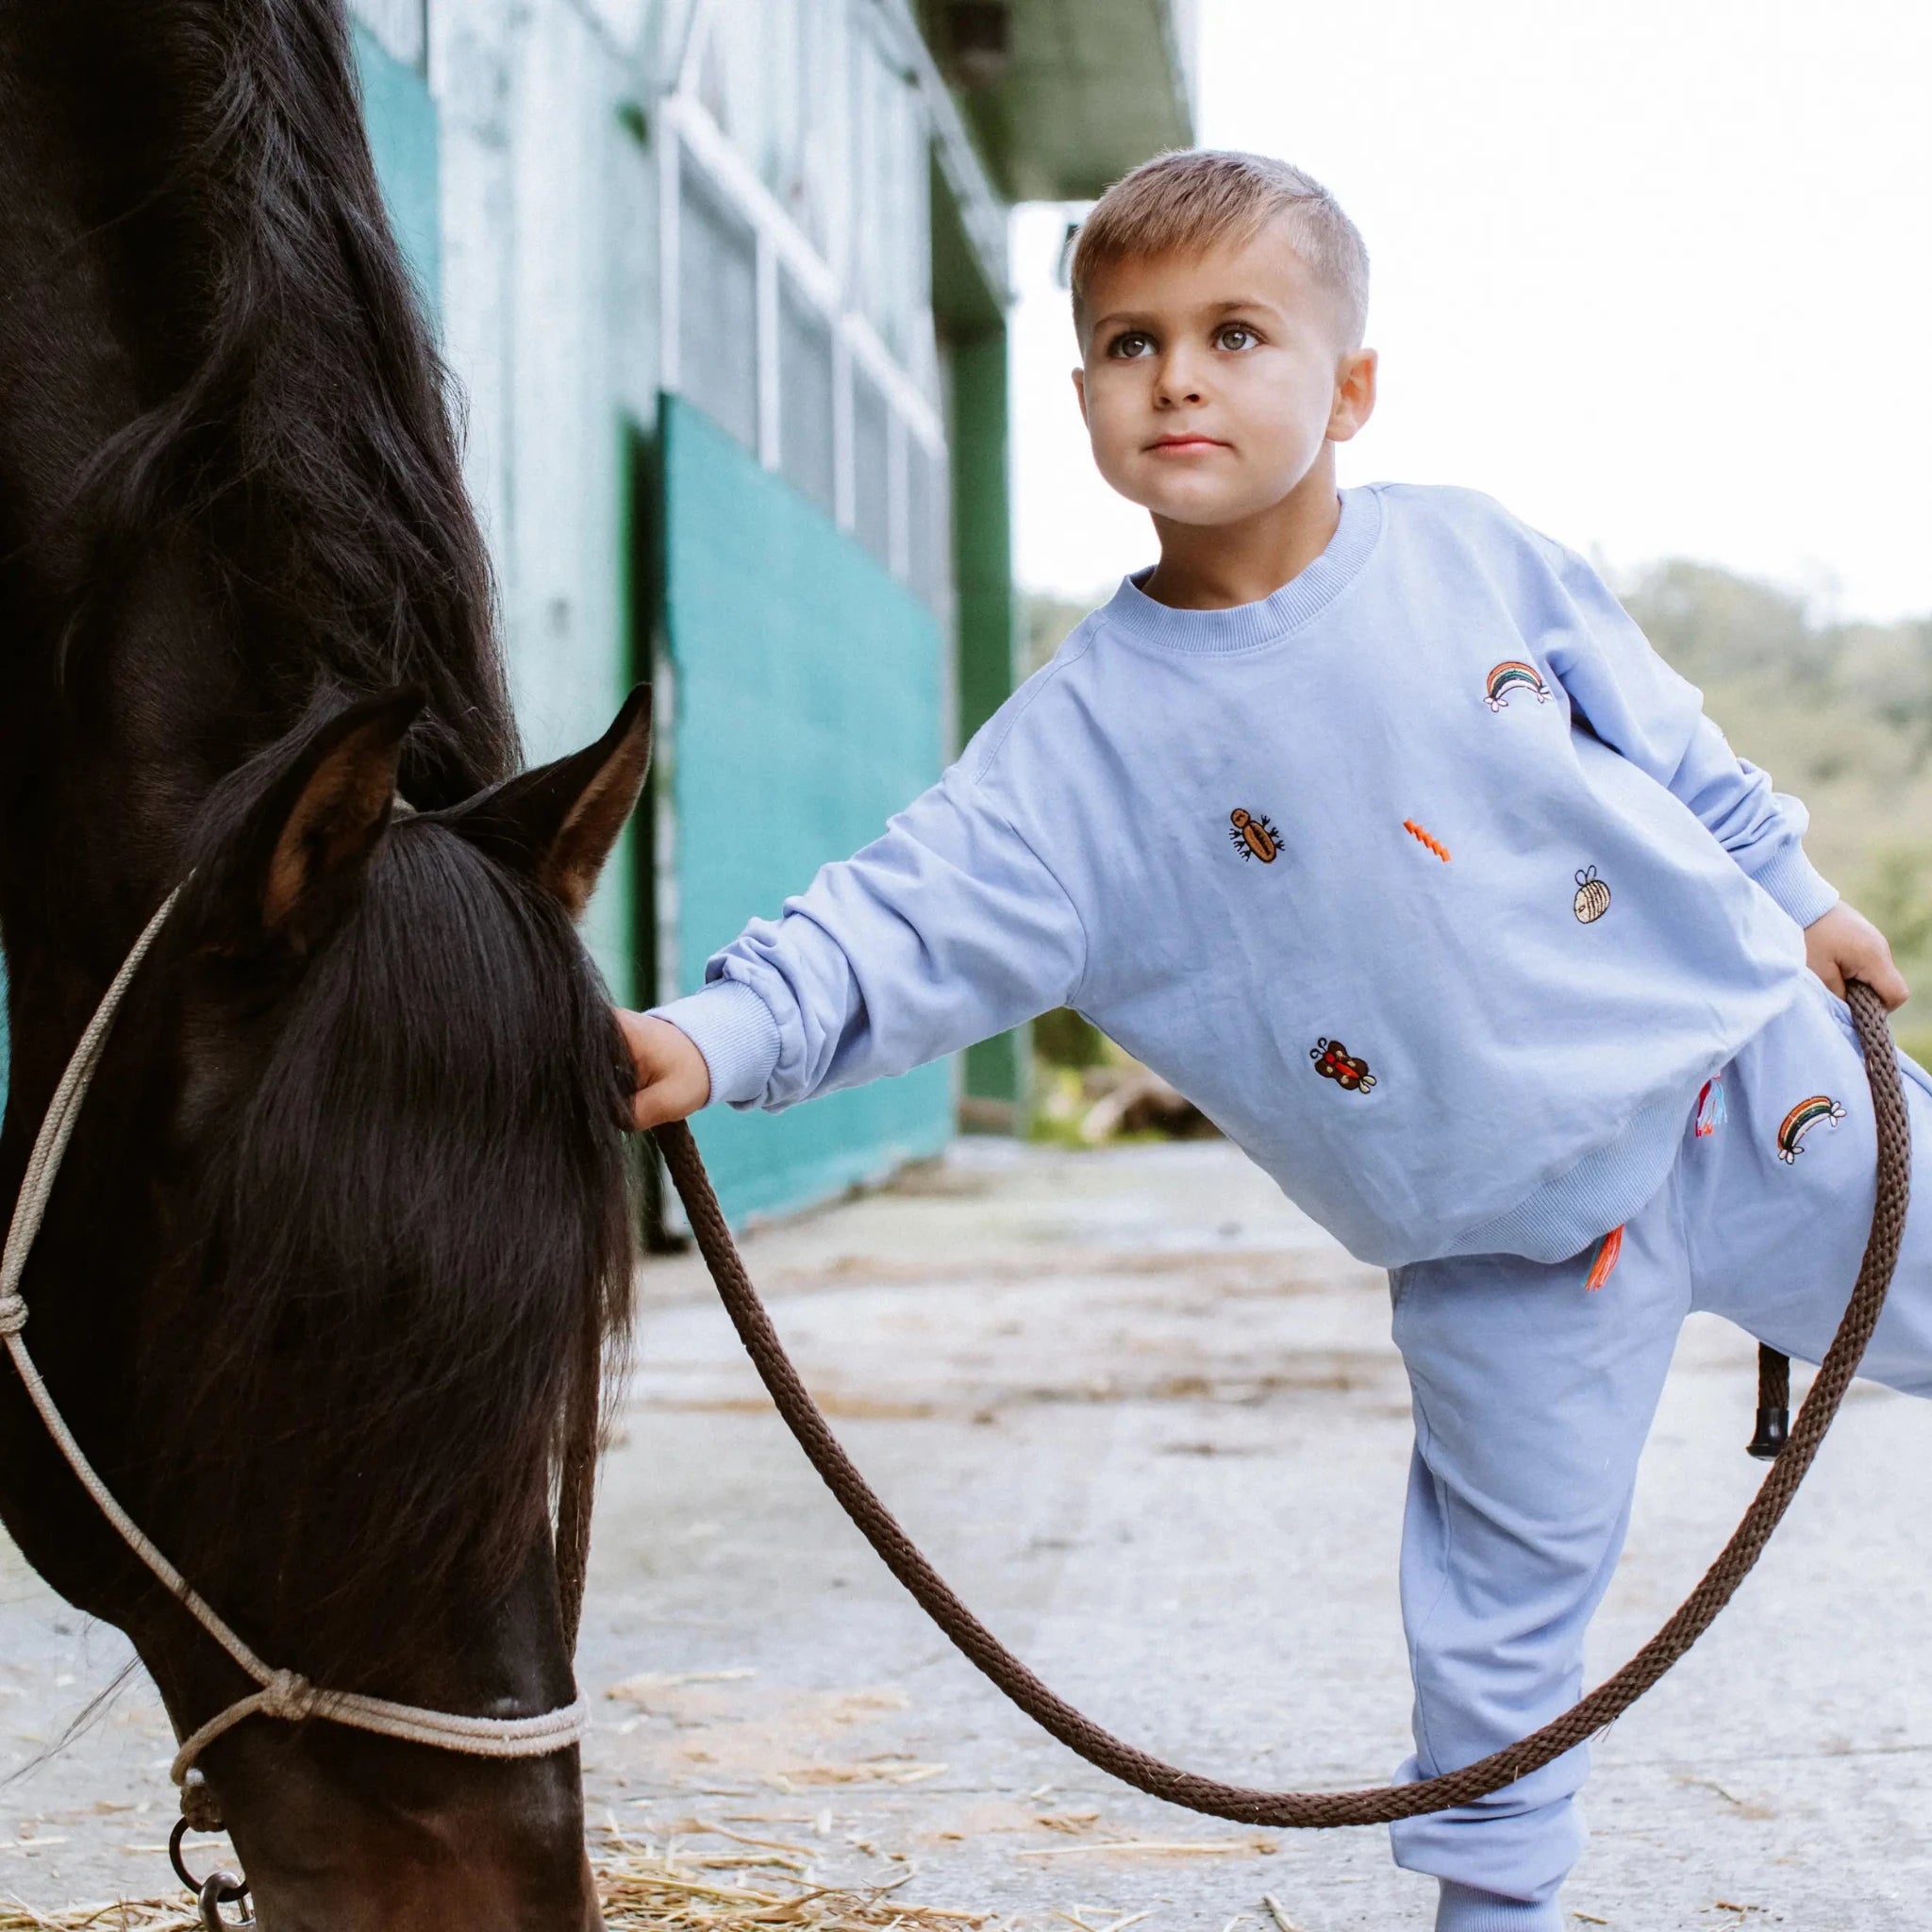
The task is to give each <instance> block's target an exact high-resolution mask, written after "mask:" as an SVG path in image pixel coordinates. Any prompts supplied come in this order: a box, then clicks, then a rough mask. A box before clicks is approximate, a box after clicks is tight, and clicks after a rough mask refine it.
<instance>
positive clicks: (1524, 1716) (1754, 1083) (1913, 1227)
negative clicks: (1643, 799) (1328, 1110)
mask: <svg viewBox="0 0 1932 1932" xmlns="http://www.w3.org/2000/svg"><path fill="white" fill-rule="evenodd" d="M1900 1068H1901V1071H1902V1072H1903V1074H1904V1076H1905V1088H1906V1094H1907V1102H1908V1105H1909V1108H1910V1111H1911V1120H1912V1141H1913V1149H1914V1158H1913V1174H1914V1195H1915V1206H1914V1207H1913V1208H1912V1211H1911V1213H1910V1215H1909V1217H1908V1220H1907V1227H1906V1233H1905V1244H1904V1248H1903V1251H1902V1253H1901V1255H1900V1257H1899V1263H1898V1271H1897V1274H1896V1275H1895V1276H1894V1278H1893V1282H1892V1287H1891V1292H1890V1297H1889V1299H1888V1301H1887V1303H1886V1307H1885V1312H1884V1314H1883V1315H1882V1316H1881V1317H1880V1319H1879V1323H1878V1327H1877V1330H1876V1332H1875V1333H1874V1336H1873V1339H1872V1344H1871V1347H1870V1349H1869V1350H1868V1351H1867V1353H1866V1356H1865V1359H1864V1364H1863V1369H1862V1373H1863V1374H1865V1375H1867V1376H1870V1377H1872V1378H1873V1379H1874V1380H1877V1381H1880V1382H1885V1383H1888V1384H1890V1386H1891V1387H1892V1388H1894V1389H1903V1390H1906V1391H1909V1392H1911V1393H1913V1394H1922V1395H1923V1394H1932V1076H1928V1075H1927V1074H1925V1072H1924V1069H1923V1068H1921V1067H1919V1066H1918V1065H1917V1064H1916V1063H1915V1062H1914V1061H1912V1060H1911V1059H1909V1058H1907V1057H1906V1056H1904V1055H1901V1056H1900ZM1720 1112H1721V1113H1722V1116H1723V1118H1722V1119H1721V1120H1720V1119H1718V1118H1717V1116H1718V1114H1719V1113H1720ZM1875 1145H1876V1141H1875V1130H1874V1124H1873V1120H1872V1101H1871V1092H1870V1089H1869V1088H1868V1086H1867V1084H1866V1080H1865V1070H1864V1060H1863V1058H1862V1057H1861V1056H1860V1054H1859V1051H1858V1047H1857V1035H1856V1033H1855V1032H1854V1030H1853V1027H1852V1019H1851V1012H1850V1009H1849V1008H1847V1007H1846V1006H1845V1005H1844V1003H1843V1002H1842V1001H1841V1000H1839V999H1838V998H1836V997H1835V996H1834V995H1833V994H1832V993H1831V992H1829V991H1827V990H1826V989H1825V987H1824V984H1823V983H1822V982H1821V981H1819V980H1817V979H1815V978H1813V977H1812V976H1811V975H1809V974H1807V976H1806V990H1805V991H1804V993H1803V994H1802V995H1801V996H1800V997H1799V998H1798V999H1797V1000H1796V1001H1795V1002H1794V1003H1793V1005H1792V1006H1791V1007H1790V1008H1789V1009H1788V1011H1787V1012H1786V1013H1785V1014H1784V1015H1783V1016H1782V1017H1780V1018H1779V1019H1777V1020H1776V1021H1774V1022H1773V1024H1771V1025H1769V1026H1767V1027H1766V1028H1765V1029H1764V1031H1763V1032H1762V1033H1760V1034H1759V1035H1758V1036H1757V1038H1756V1039H1755V1040H1753V1041H1751V1042H1750V1043H1749V1044H1748V1045H1747V1046H1746V1047H1745V1048H1744V1049H1743V1051H1742V1052H1741V1053H1740V1054H1739V1056H1738V1058H1736V1059H1735V1060H1733V1061H1732V1062H1731V1063H1730V1065H1729V1066H1728V1067H1726V1068H1725V1069H1724V1073H1723V1074H1722V1075H1721V1076H1720V1079H1719V1081H1718V1082H1717V1083H1716V1084H1715V1086H1714V1088H1713V1089H1712V1091H1711V1093H1710V1094H1707V1095H1706V1096H1704V1097H1703V1101H1702V1105H1701V1106H1698V1107H1695V1108H1688V1109H1687V1117H1686V1121H1685V1126H1684V1138H1683V1141H1682V1143H1681V1145H1680V1147H1679V1149H1678V1154H1677V1159H1676V1162H1675V1164H1674V1167H1673V1169H1672V1171H1671V1175H1670V1178H1669V1180H1668V1181H1667V1182H1666V1183H1665V1185H1664V1187H1663V1189H1662V1190H1661V1191H1659V1192H1658V1194H1657V1197H1656V1198H1655V1199H1654V1200H1652V1201H1651V1202H1650V1203H1649V1204H1648V1206H1646V1207H1645V1208H1643V1210H1642V1211H1641V1213H1640V1214H1638V1215H1637V1216H1636V1217H1635V1218H1633V1219H1632V1220H1631V1221H1630V1222H1629V1223H1628V1224H1626V1225H1625V1227H1624V1240H1623V1247H1622V1251H1621V1254H1620V1255H1619V1256H1618V1258H1617V1261H1616V1265H1615V1267H1614V1269H1613V1270H1612V1271H1611V1273H1610V1274H1609V1275H1608V1277H1607V1280H1606V1281H1605V1282H1604V1283H1603V1285H1602V1286H1601V1287H1600V1288H1597V1289H1594V1290H1592V1289H1590V1288H1588V1287H1587V1286H1586V1281H1587V1278H1588V1276H1589V1274H1590V1271H1591V1262H1592V1259H1593V1257H1594V1250H1589V1251H1586V1252H1585V1253H1583V1254H1581V1255H1579V1256H1576V1257H1574V1258H1573V1259H1571V1260H1569V1261H1561V1262H1557V1263H1554V1264H1545V1263H1541V1262H1536V1261H1526V1260H1524V1259H1522V1258H1520V1257H1516V1256H1510V1255H1480V1256H1468V1257H1458V1258H1457V1259H1454V1260H1444V1261H1426V1262H1422V1263H1420V1264H1418V1265H1416V1266H1414V1267H1410V1268H1403V1269H1398V1270H1397V1271H1396V1272H1395V1273H1394V1274H1392V1275H1391V1292H1392V1295H1393V1299H1394V1334H1395V1341H1396V1344H1397V1346H1398V1347H1399V1348H1400V1349H1401V1350H1402V1354H1403V1357H1404V1359H1405V1361H1406V1362H1407V1367H1408V1374H1409V1382H1410V1386H1411V1390H1412V1391H1413V1396H1414V1407H1415V1432H1416V1447H1415V1456H1414V1459H1413V1462H1412V1465H1411V1469H1410V1476H1409V1491H1408V1510H1407V1523H1406V1524H1405V1528H1404V1536H1403V1548H1402V1609H1403V1618H1404V1622H1405V1624H1406V1625H1407V1633H1408V1645H1409V1657H1410V1665H1411V1669H1412V1670H1413V1673H1414V1677H1415V1747H1416V1748H1415V1755H1414V1756H1413V1757H1411V1758H1410V1759H1409V1760H1408V1761H1407V1764H1406V1765H1405V1766H1404V1767H1403V1770H1402V1772H1401V1773H1400V1774H1399V1775H1401V1776H1403V1777H1417V1776H1429V1775H1432V1774H1435V1773H1437V1772H1440V1771H1450V1770H1453V1769H1455V1768H1456V1767H1457V1766H1458V1765H1463V1764H1468V1763H1470V1762H1472V1761H1473V1760H1474V1759H1475V1758H1477V1757H1484V1756H1486V1755H1487V1754H1488V1753H1490V1752H1491V1751H1493V1750H1495V1749H1497V1748H1498V1747H1499V1746H1501V1745H1504V1744H1507V1743H1508V1742H1509V1741H1510V1740H1513V1739H1516V1738H1520V1737H1522V1736H1523V1735H1524V1733H1525V1732H1528V1731H1531V1730H1534V1729H1535V1728H1536V1727H1537V1726H1538V1725H1539V1724H1543V1723H1545V1722H1546V1721H1547V1720H1548V1719H1550V1718H1552V1717H1555V1716H1556V1715H1557V1713H1558V1712H1560V1711H1562V1710H1564V1709H1566V1708H1567V1707H1569V1706H1570V1705H1571V1704H1572V1703H1573V1702H1574V1700H1575V1698H1576V1697H1577V1695H1578V1694H1579V1692H1580V1691H1581V1689H1582V1682H1583V1640H1584V1629H1585V1626H1586V1625H1587V1624H1588V1623H1589V1621H1590V1618H1591V1614H1592V1612H1593V1611H1594V1610H1595V1608H1596V1607H1597V1604H1598V1602H1599V1601H1600V1600H1601V1598H1602V1596H1603V1593H1604V1591H1605V1589H1606V1587H1607V1585H1608V1583H1609V1580H1610V1575H1611V1573H1612V1571H1613V1570H1614V1568H1615V1566H1616V1562H1617V1557H1618V1554H1619V1552H1620V1550H1621V1548H1622V1546H1623V1541H1624V1529H1625V1527H1626V1525H1627V1524H1628V1521H1629V1513H1630V1497H1631V1489H1632V1485H1633V1482H1634V1480H1635V1476H1636V1472H1637V1460H1638V1456H1639V1454H1640V1452H1641V1449H1642V1447H1643V1441H1644V1437H1645V1436H1646V1435H1647V1433H1648V1432H1649V1428H1650V1423H1651V1417H1652V1415H1653V1413H1654V1412H1655V1410H1656V1407H1657V1396H1658V1393H1659V1391H1661V1389H1662V1386H1663V1380H1664V1374H1665V1371H1666V1370H1667V1369H1668V1368H1669V1367H1670V1362H1671V1354H1672V1350H1673V1349H1674V1346H1675V1343H1676V1340H1677V1330H1678V1328H1679V1326H1680V1325H1681V1324H1682V1322H1683V1319H1684V1317H1685V1315H1686V1314H1687V1313H1689V1312H1690V1311H1691V1309H1693V1308H1696V1309H1708V1310H1711V1311H1713V1312H1715V1313H1717V1314H1720V1315H1723V1316H1724V1317H1726V1318H1727V1319H1728V1320H1730V1321H1732V1322H1735V1323H1736V1324H1738V1325H1739V1326H1740V1328H1742V1329H1744V1330H1745V1331H1746V1332H1747V1333H1749V1334H1751V1335H1754V1336H1756V1337H1757V1339H1758V1340H1759V1341H1768V1342H1770V1343H1771V1344H1772V1345H1773V1346H1774V1347H1775V1348H1780V1349H1783V1350H1784V1351H1785V1352H1786V1353H1787V1354H1789V1355H1791V1356H1795V1357H1799V1358H1800V1359H1802V1360H1806V1361H1811V1362H1815V1361H1817V1360H1818V1358H1819V1357H1820V1356H1821V1355H1822V1354H1823V1353H1824V1349H1825V1348H1826V1347H1827V1346H1828V1345H1829V1344H1830V1341H1831V1338H1832V1335H1833V1334H1834V1332H1835V1331H1836V1329H1837V1327H1838V1324H1839V1321H1840V1317H1841V1316H1842V1315H1843V1313H1844V1307H1845V1302H1846V1299H1847V1298H1848V1296H1849V1295H1850V1292H1851V1289H1852V1284H1853V1282H1854V1280H1855V1279H1856V1278H1857V1272H1858V1263H1859V1259H1860V1257H1861V1256H1862V1254H1863V1252H1864V1247H1865V1241H1866V1238H1867V1236H1868V1234H1869V1233H1870V1230H1871V1221H1872V1205H1873V1197H1874V1189H1875V1185H1876V1182H1875V1177H1874V1176H1875V1171H1876V1169H1875ZM1740 1404H1741V1407H1740V1425H1741V1421H1742V1418H1743V1416H1744V1415H1746V1414H1748V1411H1749V1407H1750V1396H1749V1385H1748V1384H1746V1383H1745V1381H1744V1380H1743V1378H1741V1377H1740ZM1588 1767H1589V1754H1588V1749H1587V1747H1583V1748H1579V1749H1577V1750H1575V1751H1573V1752H1571V1753H1570V1754H1569V1755H1568V1756H1567V1757H1562V1758H1559V1759H1558V1760H1557V1762H1556V1763H1555V1764H1552V1765H1549V1766H1547V1767H1546V1768H1545V1769H1544V1770H1542V1771H1541V1772H1538V1773H1537V1774H1535V1775H1533V1776H1531V1777H1527V1778H1524V1779H1523V1780H1521V1781H1520V1782H1519V1783H1517V1784H1514V1785H1511V1786H1510V1787H1509V1788H1508V1789H1507V1790H1504V1791H1500V1792H1498V1793H1497V1794H1496V1795H1495V1796H1494V1797H1492V1798H1490V1799H1487V1800H1485V1801H1484V1802H1483V1803H1481V1804H1479V1805H1474V1806H1471V1807H1468V1808H1466V1809H1463V1810H1457V1811H1450V1812H1445V1813H1441V1814H1439V1815H1437V1816H1435V1817H1430V1818H1416V1819H1409V1820H1407V1821H1405V1822H1403V1823H1401V1824H1396V1825H1395V1826H1393V1827H1392V1830H1391V1837H1392V1839H1393V1840H1394V1850H1395V1857H1396V1860H1397V1862H1398V1863H1400V1864H1402V1865H1406V1866H1407V1867H1408V1868H1410V1869H1411V1870H1413V1871H1417V1872H1425V1873H1432V1874H1435V1875H1436V1876H1437V1877H1439V1878H1441V1880H1442V1881H1443V1884H1442V1896H1441V1906H1440V1907H1439V1916H1438V1919H1437V1925H1438V1927H1439V1928H1440V1932H1544V1928H1548V1932H1556V1928H1557V1927H1558V1926H1560V1925H1561V1924H1562V1923H1563V1922H1562V1918H1561V1915H1560V1913H1559V1911H1558V1908H1557V1904H1556V1895H1557V1889H1558V1888H1559V1887H1560V1886H1561V1884H1562V1882H1563V1879H1564V1876H1565V1874H1567V1873H1568V1872H1569V1870H1570V1868H1571V1866H1572V1865H1573V1864H1574V1862H1575V1861H1576V1857H1577V1856H1578V1854H1579V1853H1580V1852H1581V1850H1582V1846H1583V1829H1582V1824H1581V1821H1580V1820H1579V1819H1578V1817H1577V1815H1576V1807H1575V1804H1574V1794H1575V1792H1576V1790H1577V1789H1578V1787H1579V1786H1581V1784H1582V1783H1583V1780H1584V1776H1585V1774H1586V1772H1587V1770H1588Z"/></svg>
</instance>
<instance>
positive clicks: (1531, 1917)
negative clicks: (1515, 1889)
mask: <svg viewBox="0 0 1932 1932" xmlns="http://www.w3.org/2000/svg"><path fill="white" fill-rule="evenodd" d="M1562 1928H1563V1913H1562V1909H1561V1907H1559V1906H1558V1905H1557V1902H1556V1900H1555V1899H1550V1900H1549V1901H1547V1903H1545V1904H1543V1905H1540V1906H1539V1905H1528V1904H1525V1903H1524V1901H1523V1900H1522V1899H1520V1898H1500V1897H1498V1896H1497V1894H1496V1893H1494V1892H1493V1891H1477V1890H1475V1888H1474V1886H1469V1885H1457V1883H1456V1881H1455V1880H1454V1879H1453V1878H1445V1879H1443V1880H1442V1897H1441V1903H1440V1904H1439V1905H1438V1906H1437V1907H1436V1932H1562Z"/></svg>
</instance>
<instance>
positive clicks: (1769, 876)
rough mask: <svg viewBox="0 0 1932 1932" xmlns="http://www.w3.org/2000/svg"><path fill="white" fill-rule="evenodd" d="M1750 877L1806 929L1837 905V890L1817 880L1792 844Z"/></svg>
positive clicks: (1815, 872)
mask: <svg viewBox="0 0 1932 1932" xmlns="http://www.w3.org/2000/svg"><path fill="white" fill-rule="evenodd" d="M1751 876H1752V877H1753V878H1754V879H1756V880H1757V883H1758V884H1759V885H1760V886H1762V887H1763V888H1764V890H1765V891H1767V892H1769V893H1770V894H1771V896H1772V897H1773V898H1774V899H1775V900H1776V901H1777V903H1778V904H1779V905H1780V906H1782V907H1783V908H1784V909H1785V910H1786V911H1787V912H1789V913H1790V915H1791V917H1792V918H1793V919H1795V920H1796V921H1797V922H1798V924H1800V925H1809V924H1811V922H1812V921H1813V920H1815V919H1823V918H1824V915H1825V914H1826V913H1827V912H1829V911H1830V910H1831V908H1833V907H1834V906H1836V905H1837V904H1838V899H1839V894H1838V888H1837V887H1836V886H1832V885H1827V884H1826V883H1825V881H1824V879H1822V878H1821V877H1819V875H1818V870H1817V868H1816V867H1815V866H1814V865H1813V864H1812V863H1811V861H1810V860H1809V859H1808V858H1806V857H1805V848H1804V847H1803V846H1802V845H1800V844H1798V843H1797V841H1795V840H1794V841H1792V842H1791V843H1790V844H1789V845H1787V846H1786V847H1785V849H1784V850H1783V851H1782V852H1780V853H1778V854H1777V855H1776V856H1775V857H1774V858H1772V859H1771V860H1770V861H1769V862H1768V863H1766V864H1765V865H1764V866H1762V867H1760V868H1759V869H1758V870H1757V872H1754V873H1753V874H1751Z"/></svg>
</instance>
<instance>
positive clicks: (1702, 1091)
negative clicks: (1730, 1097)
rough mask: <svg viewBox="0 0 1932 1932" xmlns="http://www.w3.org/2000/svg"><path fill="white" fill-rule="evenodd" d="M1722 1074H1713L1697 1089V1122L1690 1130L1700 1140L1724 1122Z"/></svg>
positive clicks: (1715, 1130)
mask: <svg viewBox="0 0 1932 1932" xmlns="http://www.w3.org/2000/svg"><path fill="white" fill-rule="evenodd" d="M1724 1118H1725V1115H1724V1075H1723V1074H1712V1075H1711V1076H1710V1078H1709V1079H1707V1081H1706V1082H1705V1083H1704V1085H1703V1086H1702V1087H1700V1088H1699V1089H1698V1090H1697V1122H1696V1125H1695V1126H1694V1127H1693V1128H1692V1130H1691V1131H1692V1132H1693V1133H1694V1134H1695V1135H1696V1137H1697V1139H1698V1140H1700V1141H1702V1140H1704V1139H1706V1138H1707V1136H1709V1135H1711V1134H1714V1133H1716V1132H1717V1130H1718V1129H1719V1128H1720V1127H1721V1126H1723V1125H1724Z"/></svg>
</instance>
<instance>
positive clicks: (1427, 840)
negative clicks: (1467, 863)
mask: <svg viewBox="0 0 1932 1932" xmlns="http://www.w3.org/2000/svg"><path fill="white" fill-rule="evenodd" d="M1402 829H1403V830H1404V831H1405V832H1407V834H1408V835H1409V837H1410V838H1412V839H1418V840H1420V841H1422V842H1423V843H1424V845H1426V846H1427V847H1428V849H1429V850H1430V851H1431V852H1433V853H1434V854H1435V855H1436V857H1437V858H1440V859H1441V861H1442V863H1443V864H1444V865H1447V864H1448V863H1449V848H1448V846H1446V845H1445V844H1443V843H1442V841H1441V840H1440V839H1438V838H1436V837H1435V836H1434V835H1433V834H1431V833H1428V832H1425V831H1424V830H1423V828H1422V827H1421V826H1420V825H1419V824H1416V822H1415V821H1414V820H1413V819H1404V820H1403V822H1402Z"/></svg>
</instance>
